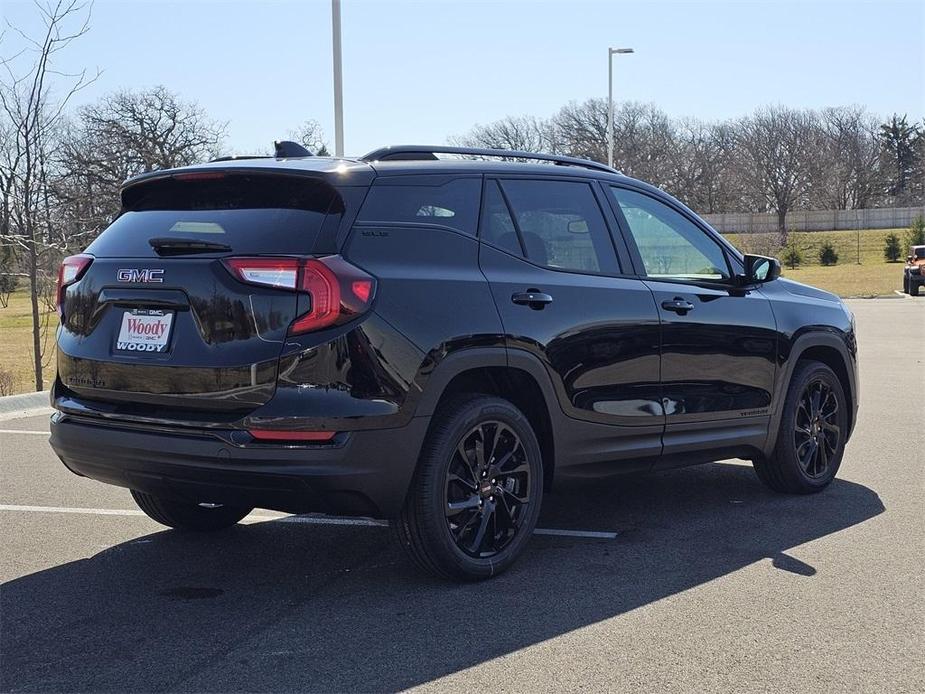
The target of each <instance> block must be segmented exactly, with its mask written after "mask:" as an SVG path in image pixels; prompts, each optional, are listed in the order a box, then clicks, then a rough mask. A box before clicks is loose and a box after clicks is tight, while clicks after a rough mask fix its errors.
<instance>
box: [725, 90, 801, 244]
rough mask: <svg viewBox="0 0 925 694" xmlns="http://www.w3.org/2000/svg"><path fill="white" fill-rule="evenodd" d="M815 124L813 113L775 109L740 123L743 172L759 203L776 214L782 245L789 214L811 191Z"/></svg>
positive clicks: (785, 240)
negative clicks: (762, 203)
mask: <svg viewBox="0 0 925 694" xmlns="http://www.w3.org/2000/svg"><path fill="white" fill-rule="evenodd" d="M815 121H816V116H815V114H814V113H813V112H812V111H801V110H795V109H789V108H784V107H781V106H774V107H768V108H763V109H760V110H758V111H757V112H756V113H755V114H754V115H753V116H750V117H748V118H744V119H742V120H741V121H740V122H739V123H738V124H737V138H736V142H737V145H738V150H739V155H740V167H739V168H740V173H741V175H742V177H743V179H744V180H745V181H746V183H747V184H748V187H749V189H750V192H751V193H752V195H754V197H755V199H756V201H763V202H764V203H765V204H766V205H767V207H768V208H769V209H770V210H772V211H774V212H776V213H777V233H778V237H779V241H780V244H781V246H784V245H786V244H787V238H788V235H787V214H788V213H789V212H790V211H791V210H793V209H794V208H795V207H797V206H798V205H799V204H800V203H801V202H802V201H803V199H804V196H805V195H806V192H807V190H808V189H809V184H810V164H809V156H808V155H810V156H811V152H812V151H813V149H814V148H813V144H814V136H815V134H814V128H815V127H816V123H815Z"/></svg>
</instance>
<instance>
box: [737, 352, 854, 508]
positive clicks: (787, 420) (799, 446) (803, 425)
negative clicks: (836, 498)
mask: <svg viewBox="0 0 925 694" xmlns="http://www.w3.org/2000/svg"><path fill="white" fill-rule="evenodd" d="M817 394H818V395H817ZM814 403H818V406H817V405H816V404H814ZM814 410H815V412H814ZM816 415H818V417H817V416H816ZM847 434H848V403H847V401H846V399H845V392H844V389H843V388H842V385H841V382H840V381H839V380H838V377H837V376H836V375H835V372H833V371H832V369H830V368H829V367H828V366H826V365H825V364H822V363H820V362H817V361H811V360H804V361H800V362H798V363H797V366H796V368H795V369H794V372H793V376H792V377H791V379H790V386H789V388H788V390H787V397H786V400H785V401H784V409H783V412H782V414H781V419H780V425H779V428H778V431H777V438H776V440H775V443H774V450H773V452H772V453H771V455H770V456H769V457H766V458H765V457H761V458H758V459H756V460H755V461H754V466H755V472H756V473H757V474H758V478H759V479H760V480H761V481H762V482H764V483H765V484H766V485H767V486H768V487H770V488H771V489H773V490H774V491H777V492H782V493H785V494H813V493H815V492H819V491H822V490H823V489H825V488H826V487H827V486H828V485H829V484H830V483H831V482H832V480H833V479H834V478H835V474H836V473H837V472H838V468H839V466H840V465H841V460H842V455H843V454H844V452H845V439H846V436H847Z"/></svg>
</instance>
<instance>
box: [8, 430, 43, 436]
mask: <svg viewBox="0 0 925 694" xmlns="http://www.w3.org/2000/svg"><path fill="white" fill-rule="evenodd" d="M0 434H32V435H33V436H48V432H47V431H26V430H25V429H0Z"/></svg>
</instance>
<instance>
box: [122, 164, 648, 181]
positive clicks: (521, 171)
mask: <svg viewBox="0 0 925 694" xmlns="http://www.w3.org/2000/svg"><path fill="white" fill-rule="evenodd" d="M216 169H221V170H234V171H237V172H240V173H255V174H270V173H273V172H279V173H285V174H292V175H309V176H317V175H319V174H321V175H322V176H324V177H326V178H328V179H329V180H330V182H331V183H334V184H340V185H367V184H369V183H370V182H371V181H372V179H374V178H376V177H377V176H400V175H410V174H444V175H445V174H453V173H462V174H484V173H487V174H497V175H502V174H513V175H528V176H531V175H532V176H536V175H539V176H562V177H581V178H599V179H605V180H611V181H628V182H633V183H638V184H640V185H643V186H645V187H649V186H647V184H645V183H642V182H641V181H635V179H632V178H629V177H628V176H624V175H623V174H619V173H616V172H614V173H610V172H607V171H597V170H594V169H590V168H584V167H582V166H577V165H557V164H549V163H535V162H531V163H526V162H520V161H498V160H490V159H461V158H447V159H403V160H387V161H362V160H360V159H354V158H352V157H294V158H277V157H227V158H222V159H216V160H215V161H211V162H208V163H206V164H194V165H192V166H184V167H178V168H175V169H161V170H158V171H151V172H148V173H143V174H140V175H138V176H134V177H133V178H130V179H128V180H127V181H126V182H125V183H124V184H123V188H129V187H132V186H134V185H136V184H139V183H142V182H144V181H148V180H151V179H155V178H162V177H167V176H171V175H174V174H176V173H178V172H183V173H193V172H196V171H203V172H206V171H215V170H216Z"/></svg>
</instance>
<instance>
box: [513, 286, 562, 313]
mask: <svg viewBox="0 0 925 694" xmlns="http://www.w3.org/2000/svg"><path fill="white" fill-rule="evenodd" d="M511 301H513V302H514V303H515V304H520V305H521V306H529V307H530V308H532V309H533V310H534V311H539V310H541V309H543V308H545V307H546V304H551V303H552V297H551V296H550V295H549V294H546V293H544V292H541V291H540V290H538V289H528V290H527V291H525V292H517V293H516V294H513V295H512V296H511Z"/></svg>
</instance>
